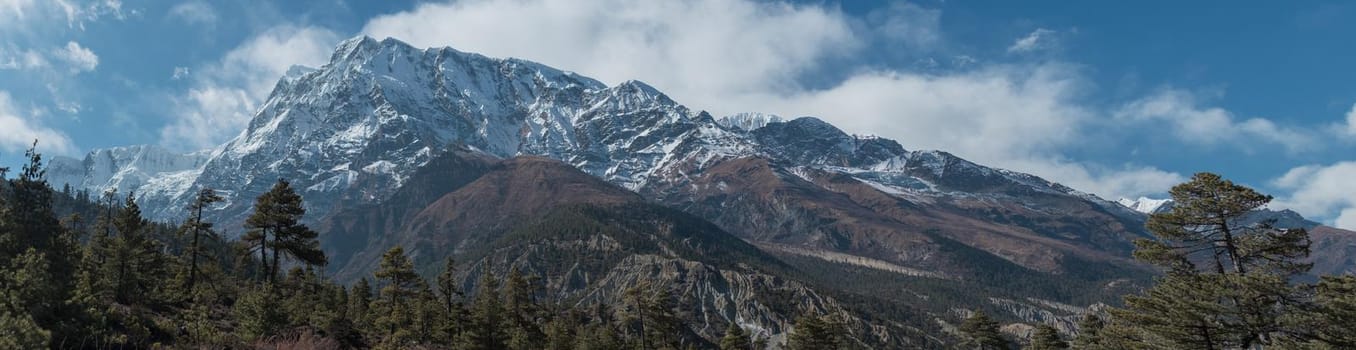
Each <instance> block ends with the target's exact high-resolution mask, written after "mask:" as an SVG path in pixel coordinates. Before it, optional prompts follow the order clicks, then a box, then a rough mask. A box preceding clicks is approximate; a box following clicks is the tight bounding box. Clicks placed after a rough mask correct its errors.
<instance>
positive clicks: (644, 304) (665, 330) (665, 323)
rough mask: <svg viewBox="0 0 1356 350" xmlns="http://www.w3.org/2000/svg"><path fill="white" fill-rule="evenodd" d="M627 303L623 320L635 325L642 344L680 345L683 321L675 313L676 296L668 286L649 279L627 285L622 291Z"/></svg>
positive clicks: (671, 346)
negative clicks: (657, 284) (663, 286)
mask: <svg viewBox="0 0 1356 350" xmlns="http://www.w3.org/2000/svg"><path fill="white" fill-rule="evenodd" d="M622 298H623V300H624V302H625V304H626V305H627V309H626V312H625V313H624V315H623V316H624V317H623V318H622V319H623V323H624V324H628V325H632V326H630V327H628V329H633V330H635V334H636V335H637V337H638V338H639V339H637V340H638V341H639V345H640V346H641V347H643V348H647V349H650V348H654V349H664V348H673V349H677V348H678V346H680V342H681V341H682V339H681V337H680V336H681V333H680V332H681V331H682V324H681V321H679V320H678V316H677V315H675V313H674V309H675V308H676V307H675V305H674V301H673V299H672V298H671V297H670V295H669V293H668V291H667V290H664V289H663V288H662V287H658V286H655V285H654V284H652V283H650V282H649V281H641V282H640V283H638V284H636V285H635V286H632V287H631V288H628V289H627V290H626V291H625V292H623V294H622Z"/></svg>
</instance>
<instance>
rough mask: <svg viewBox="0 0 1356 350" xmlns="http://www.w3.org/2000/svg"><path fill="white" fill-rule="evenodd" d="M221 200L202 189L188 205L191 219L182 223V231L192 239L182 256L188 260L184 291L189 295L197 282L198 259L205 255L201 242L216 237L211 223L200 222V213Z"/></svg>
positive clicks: (213, 192) (211, 192)
mask: <svg viewBox="0 0 1356 350" xmlns="http://www.w3.org/2000/svg"><path fill="white" fill-rule="evenodd" d="M221 200H222V198H221V196H218V195H217V193H216V191H213V190H212V189H210V188H204V189H202V190H200V191H198V196H197V197H195V198H194V199H193V203H191V204H189V205H188V210H189V213H190V214H191V215H192V217H190V218H189V219H188V222H185V223H184V231H186V232H187V233H188V234H189V235H191V236H192V238H191V239H190V242H189V245H188V249H186V250H185V252H184V254H186V255H188V260H189V264H188V282H186V285H185V286H184V290H186V291H188V292H189V293H192V292H193V287H194V286H195V285H196V284H197V282H198V259H199V258H203V257H204V256H203V255H204V253H205V252H204V251H203V247H202V240H203V239H205V238H210V237H215V236H216V232H215V231H213V230H212V223H210V222H205V221H203V220H202V212H203V210H206V209H207V207H208V206H210V205H212V203H216V202H220V201H221Z"/></svg>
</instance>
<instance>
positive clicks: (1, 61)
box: [0, 49, 48, 70]
mask: <svg viewBox="0 0 1356 350" xmlns="http://www.w3.org/2000/svg"><path fill="white" fill-rule="evenodd" d="M47 67H48V63H47V58H46V57H43V55H42V53H39V52H37V51H33V50H13V51H6V50H3V49H0V69H17V70H38V69H44V68H47Z"/></svg>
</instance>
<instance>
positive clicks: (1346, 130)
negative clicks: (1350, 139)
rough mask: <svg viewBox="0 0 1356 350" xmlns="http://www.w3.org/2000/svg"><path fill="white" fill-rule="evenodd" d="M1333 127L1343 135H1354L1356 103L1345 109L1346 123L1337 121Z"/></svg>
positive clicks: (1355, 134)
mask: <svg viewBox="0 0 1356 350" xmlns="http://www.w3.org/2000/svg"><path fill="white" fill-rule="evenodd" d="M1334 129H1335V130H1336V131H1337V133H1338V134H1340V135H1344V136H1356V104H1353V105H1351V109H1349V110H1347V115H1346V123H1338V124H1337V125H1336V126H1335V127H1334Z"/></svg>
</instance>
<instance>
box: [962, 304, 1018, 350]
mask: <svg viewBox="0 0 1356 350" xmlns="http://www.w3.org/2000/svg"><path fill="white" fill-rule="evenodd" d="M960 331H961V334H962V335H964V336H965V341H966V344H967V345H968V346H970V347H971V348H973V349H980V350H999V349H1007V348H1008V341H1007V339H1004V338H1003V334H1002V333H1000V332H999V331H998V322H996V321H994V320H993V319H992V318H989V315H988V314H985V313H984V311H983V310H975V311H974V312H973V313H971V314H970V317H968V318H966V319H965V322H961V325H960Z"/></svg>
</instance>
